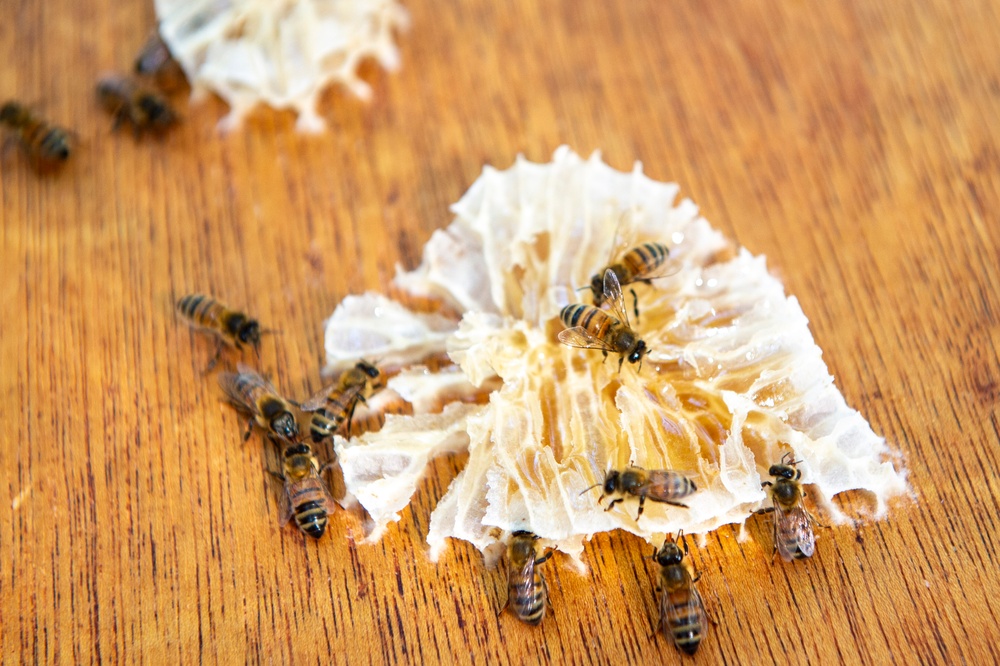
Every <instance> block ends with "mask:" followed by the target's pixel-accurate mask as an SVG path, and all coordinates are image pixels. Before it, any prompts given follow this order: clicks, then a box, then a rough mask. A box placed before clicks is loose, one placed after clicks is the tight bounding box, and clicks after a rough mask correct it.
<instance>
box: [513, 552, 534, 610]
mask: <svg viewBox="0 0 1000 666" xmlns="http://www.w3.org/2000/svg"><path fill="white" fill-rule="evenodd" d="M510 575H511V578H513V577H514V576H515V575H516V576H517V578H516V580H517V584H516V585H515V592H516V598H518V599H531V598H532V597H533V596H534V588H535V558H534V557H533V556H532V557H529V558H527V560H526V561H525V563H524V564H523V565H522V566H521V568H520V569H518V570H517V571H516V573H515V571H514V569H511V571H510Z"/></svg>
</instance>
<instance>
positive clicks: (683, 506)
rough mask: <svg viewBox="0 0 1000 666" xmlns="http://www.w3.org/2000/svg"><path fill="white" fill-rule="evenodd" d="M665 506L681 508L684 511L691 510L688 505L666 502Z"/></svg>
mask: <svg viewBox="0 0 1000 666" xmlns="http://www.w3.org/2000/svg"><path fill="white" fill-rule="evenodd" d="M664 504H669V505H670V506H679V507H680V508H682V509H690V508H691V507H689V506H688V505H687V504H681V503H680V502H664Z"/></svg>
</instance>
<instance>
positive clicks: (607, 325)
mask: <svg viewBox="0 0 1000 666" xmlns="http://www.w3.org/2000/svg"><path fill="white" fill-rule="evenodd" d="M604 298H605V299H606V300H608V301H609V302H610V303H611V311H612V313H613V315H614V316H612V315H610V314H608V313H606V312H605V311H604V310H601V309H600V308H598V307H595V306H593V305H585V304H583V303H577V304H575V305H567V306H566V307H564V308H563V309H562V311H561V312H560V313H559V318H560V319H562V322H563V324H564V325H565V326H566V327H567V328H566V329H565V330H563V331H559V342H561V343H563V344H564V345H568V346H570V347H582V348H584V349H600V350H601V352H602V353H603V354H604V358H605V359H606V358H607V357H608V352H612V353H615V354H618V355H619V356H618V372H621V369H622V363H624V362H625V359H626V357H627V358H628V362H629V363H638V364H639V369H640V370H641V369H642V357H643V356H645V355H646V354H648V353H649V350H648V349H647V348H646V343H645V342H643V341H642V340H640V339H639V336H638V335H637V334H636V332H635V331H633V330H632V329H631V328H630V327H629V323H628V313H627V312H626V311H625V308H624V305H625V304H624V299H623V298H622V287H621V285H620V284H619V283H618V277H617V276H616V275H615V273H614V271H612V270H611V269H608V270H606V271H605V272H604Z"/></svg>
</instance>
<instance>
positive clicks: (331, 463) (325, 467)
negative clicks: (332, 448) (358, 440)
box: [319, 456, 337, 474]
mask: <svg viewBox="0 0 1000 666" xmlns="http://www.w3.org/2000/svg"><path fill="white" fill-rule="evenodd" d="M336 466H337V457H336V456H334V457H333V458H332V459H330V460H327V461H326V462H325V463H323V465H322V466H321V467H320V468H319V473H320V474H324V473H325V472H326V471H327V470H330V469H333V468H334V467H336Z"/></svg>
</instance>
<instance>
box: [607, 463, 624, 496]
mask: <svg viewBox="0 0 1000 666" xmlns="http://www.w3.org/2000/svg"><path fill="white" fill-rule="evenodd" d="M619 479H621V472H619V471H618V470H614V469H613V470H611V471H610V472H608V475H607V476H606V477H604V494H605V495H611V494H613V493H614V492H616V491H617V489H618V481H619Z"/></svg>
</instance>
